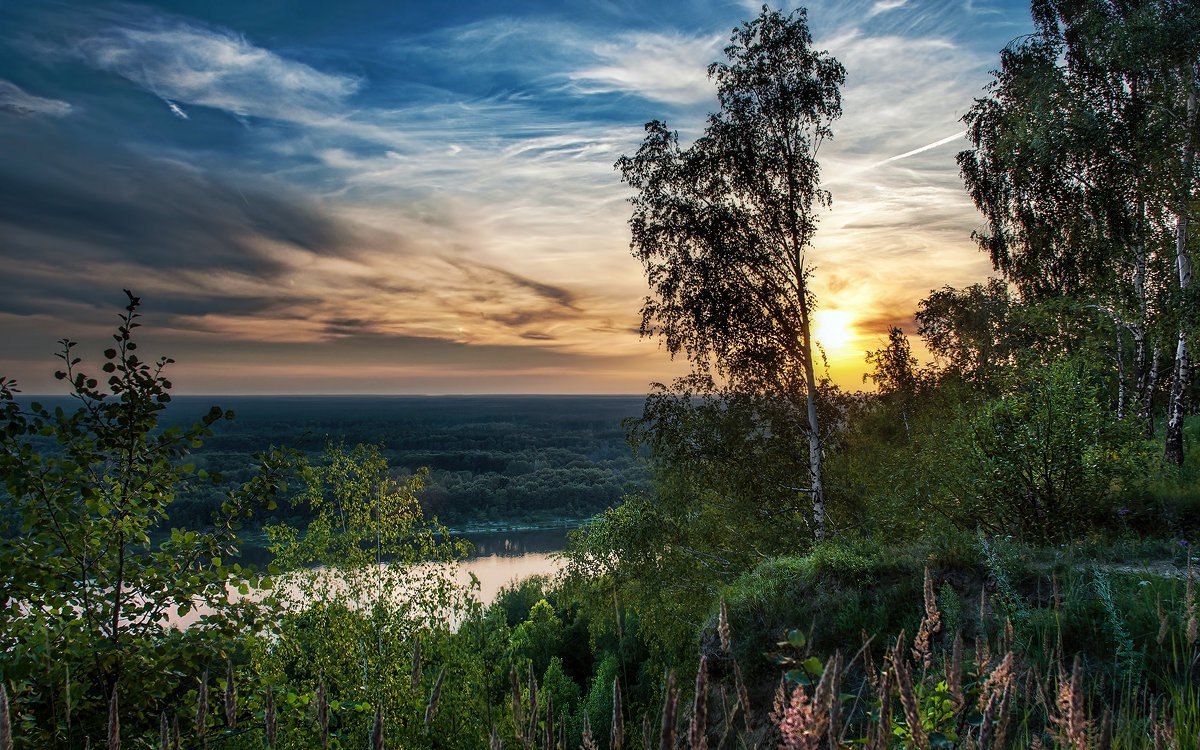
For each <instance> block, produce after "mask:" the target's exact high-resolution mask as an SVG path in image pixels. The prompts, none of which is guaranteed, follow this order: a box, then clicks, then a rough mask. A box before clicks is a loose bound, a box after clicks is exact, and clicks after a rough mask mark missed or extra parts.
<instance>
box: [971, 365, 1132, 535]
mask: <svg viewBox="0 0 1200 750" xmlns="http://www.w3.org/2000/svg"><path fill="white" fill-rule="evenodd" d="M1136 429H1137V428H1136V426H1135V425H1134V424H1133V422H1132V421H1127V420H1126V421H1122V420H1116V419H1115V418H1114V417H1113V415H1111V414H1109V413H1108V412H1107V410H1106V409H1105V408H1104V407H1103V406H1102V405H1101V403H1100V401H1099V399H1098V397H1097V394H1096V389H1095V387H1094V386H1093V385H1092V384H1091V383H1089V382H1088V380H1087V377H1086V373H1085V371H1084V370H1083V368H1081V367H1080V366H1079V365H1077V364H1075V363H1072V362H1069V361H1059V362H1055V363H1053V364H1051V365H1049V366H1045V367H1038V368H1034V369H1032V370H1031V371H1029V373H1028V374H1023V375H1021V376H1020V377H1019V378H1018V379H1017V380H1016V381H1015V382H1013V383H1012V384H1011V386H1010V387H1009V388H1008V389H1007V391H1006V393H1005V395H1004V396H1002V397H1000V398H999V399H997V400H995V401H992V402H991V403H989V404H987V405H986V406H985V408H984V409H983V410H982V412H981V413H980V415H979V416H978V417H977V418H976V420H975V422H974V426H973V431H972V447H973V450H972V452H971V459H970V460H971V463H972V466H971V470H972V471H971V476H972V480H971V483H972V485H973V487H972V490H973V495H974V498H975V503H974V505H975V507H974V508H973V509H972V510H973V511H974V517H975V518H977V519H978V520H979V522H981V523H983V524H984V525H985V526H991V527H992V529H993V530H995V531H1000V532H1005V533H1013V534H1018V535H1020V536H1021V537H1022V538H1025V539H1027V540H1030V541H1053V540H1061V539H1066V538H1070V537H1071V536H1073V535H1076V534H1079V533H1080V532H1082V531H1085V530H1087V529H1090V528H1094V527H1095V525H1096V523H1097V522H1098V521H1103V520H1104V519H1106V518H1107V519H1111V518H1112V517H1113V513H1112V512H1113V510H1114V508H1115V505H1116V503H1117V499H1118V498H1119V497H1121V496H1122V495H1123V494H1125V493H1126V492H1127V491H1128V489H1129V483H1130V482H1131V481H1134V480H1133V479H1132V478H1134V477H1138V476H1140V475H1141V473H1142V472H1141V471H1139V468H1140V467H1139V466H1138V463H1139V462H1140V460H1141V457H1140V456H1139V454H1138V451H1137V449H1136V447H1135V446H1137V444H1138V443H1137V438H1136Z"/></svg>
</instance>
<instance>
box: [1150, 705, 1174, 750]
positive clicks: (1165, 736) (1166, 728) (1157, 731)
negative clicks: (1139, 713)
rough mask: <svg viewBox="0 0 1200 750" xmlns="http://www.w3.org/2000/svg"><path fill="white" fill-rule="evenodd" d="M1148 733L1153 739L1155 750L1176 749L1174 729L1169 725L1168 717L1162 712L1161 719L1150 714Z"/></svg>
mask: <svg viewBox="0 0 1200 750" xmlns="http://www.w3.org/2000/svg"><path fill="white" fill-rule="evenodd" d="M1150 731H1151V733H1152V735H1153V737H1154V747H1155V750H1158V748H1162V749H1163V750H1175V748H1176V747H1178V746H1177V745H1176V744H1175V727H1174V726H1173V725H1172V723H1171V719H1170V717H1168V716H1167V715H1166V712H1165V711H1164V712H1163V715H1162V718H1161V719H1160V718H1157V717H1155V715H1154V714H1153V713H1152V714H1151V715H1150Z"/></svg>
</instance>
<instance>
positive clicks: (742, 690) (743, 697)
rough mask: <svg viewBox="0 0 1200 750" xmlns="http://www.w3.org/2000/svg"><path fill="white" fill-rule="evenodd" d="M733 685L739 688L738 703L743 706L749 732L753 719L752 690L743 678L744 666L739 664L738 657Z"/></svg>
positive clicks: (735, 661)
mask: <svg viewBox="0 0 1200 750" xmlns="http://www.w3.org/2000/svg"><path fill="white" fill-rule="evenodd" d="M733 687H734V689H736V690H737V696H738V705H740V706H741V708H742V720H743V722H745V724H746V731H747V732H749V731H750V722H751V719H752V716H751V714H750V691H748V690H746V681H745V680H743V679H742V667H741V665H740V664H738V661H737V659H734V660H733Z"/></svg>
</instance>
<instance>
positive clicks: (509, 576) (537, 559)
mask: <svg viewBox="0 0 1200 750" xmlns="http://www.w3.org/2000/svg"><path fill="white" fill-rule="evenodd" d="M568 531H570V529H565V528H560V529H509V530H506V531H486V532H468V533H464V534H461V536H462V537H464V538H466V539H467V540H468V541H469V542H471V544H473V545H474V546H475V550H474V552H473V553H472V554H471V556H470V557H468V558H467V559H466V560H464V561H463V562H461V563H459V572H458V581H459V583H461V584H463V585H466V584H467V583H468V582H469V581H470V575H471V574H472V573H474V574H475V577H476V578H477V579H479V601H480V602H481V603H483V604H484V605H485V606H486V605H488V604H491V603H492V602H493V601H495V599H496V594H498V593H499V592H500V589H501V588H502V587H504V586H505V585H506V584H508V583H510V582H512V581H514V580H517V579H520V578H528V577H529V576H531V575H553V574H555V573H557V572H558V571H559V570H560V569H561V568H562V562H561V561H560V560H558V559H557V558H556V557H555V556H554V553H556V552H558V551H560V550H561V549H562V548H563V547H564V546H566V543H567V532H568Z"/></svg>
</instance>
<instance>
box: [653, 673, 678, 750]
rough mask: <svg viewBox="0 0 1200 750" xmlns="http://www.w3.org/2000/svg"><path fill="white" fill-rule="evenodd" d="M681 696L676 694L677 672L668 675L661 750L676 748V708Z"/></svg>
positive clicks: (660, 738)
mask: <svg viewBox="0 0 1200 750" xmlns="http://www.w3.org/2000/svg"><path fill="white" fill-rule="evenodd" d="M678 699H679V696H678V695H676V694H675V672H674V671H672V672H670V673H669V674H668V675H667V692H666V696H665V697H664V698H663V711H662V731H661V732H660V733H659V736H658V747H659V750H674V748H675V707H676V703H677V702H678Z"/></svg>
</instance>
